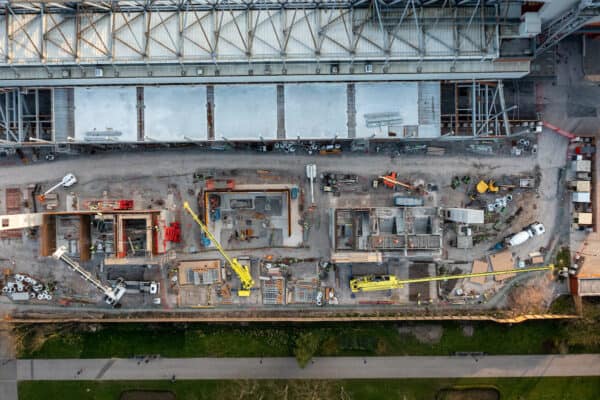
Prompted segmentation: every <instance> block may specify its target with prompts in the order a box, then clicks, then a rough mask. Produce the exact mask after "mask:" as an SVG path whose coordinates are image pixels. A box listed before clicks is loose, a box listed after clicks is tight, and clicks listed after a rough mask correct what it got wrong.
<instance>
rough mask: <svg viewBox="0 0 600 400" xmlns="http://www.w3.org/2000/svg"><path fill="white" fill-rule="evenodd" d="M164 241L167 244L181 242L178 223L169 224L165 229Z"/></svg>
mask: <svg viewBox="0 0 600 400" xmlns="http://www.w3.org/2000/svg"><path fill="white" fill-rule="evenodd" d="M165 240H166V241H167V242H173V243H179V242H181V225H179V222H171V223H170V224H169V226H167V227H166V229H165Z"/></svg>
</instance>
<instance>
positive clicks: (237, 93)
mask: <svg viewBox="0 0 600 400" xmlns="http://www.w3.org/2000/svg"><path fill="white" fill-rule="evenodd" d="M260 136H262V137H263V138H264V139H276V138H277V87H276V85H223V86H215V139H216V140H222V139H223V138H226V139H229V140H234V139H235V140H256V139H258V138H259V137H260Z"/></svg>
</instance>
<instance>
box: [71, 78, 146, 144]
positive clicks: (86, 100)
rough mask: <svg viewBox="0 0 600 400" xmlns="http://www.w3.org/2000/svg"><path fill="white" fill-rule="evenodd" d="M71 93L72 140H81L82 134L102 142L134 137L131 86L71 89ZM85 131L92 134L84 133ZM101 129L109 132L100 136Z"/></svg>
mask: <svg viewBox="0 0 600 400" xmlns="http://www.w3.org/2000/svg"><path fill="white" fill-rule="evenodd" d="M74 95H75V101H74V104H75V140H77V141H84V140H85V138H86V137H87V138H91V137H96V138H98V137H99V138H104V139H103V140H102V141H104V142H106V141H107V140H106V137H109V138H114V139H109V140H108V141H119V142H135V141H136V140H137V112H136V94H135V87H120V88H116V87H93V88H75V93H74ZM94 131H95V132H94ZM111 131H112V133H110V132H111ZM86 132H91V133H92V134H91V135H87V136H86ZM102 132H109V133H107V134H106V135H102ZM117 132H120V133H121V134H120V135H117V134H116V133H117ZM95 140H99V139H95Z"/></svg>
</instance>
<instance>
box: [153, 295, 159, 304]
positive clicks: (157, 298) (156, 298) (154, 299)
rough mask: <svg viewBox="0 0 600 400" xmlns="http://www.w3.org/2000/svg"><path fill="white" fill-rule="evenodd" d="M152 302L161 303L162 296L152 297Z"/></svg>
mask: <svg viewBox="0 0 600 400" xmlns="http://www.w3.org/2000/svg"><path fill="white" fill-rule="evenodd" d="M152 304H156V305H157V306H158V305H160V297H155V298H153V299H152Z"/></svg>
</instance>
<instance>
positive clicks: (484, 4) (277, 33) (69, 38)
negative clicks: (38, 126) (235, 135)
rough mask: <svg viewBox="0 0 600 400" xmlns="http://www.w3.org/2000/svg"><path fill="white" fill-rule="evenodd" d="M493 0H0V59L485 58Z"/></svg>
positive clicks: (26, 62) (493, 52)
mask: <svg viewBox="0 0 600 400" xmlns="http://www.w3.org/2000/svg"><path fill="white" fill-rule="evenodd" d="M497 3H498V2H497V1H485V0H479V1H475V0H467V1H459V0H445V1H442V0H430V1H425V0H423V1H417V0H396V1H381V0H379V1H378V0H374V1H369V0H356V1H320V2H312V1H310V2H309V1H302V0H300V1H271V0H267V1H239V0H233V1H217V0H213V1H209V0H191V1H169V0H156V1H151V0H149V1H128V0H117V1H110V2H109V1H85V2H63V1H56V2H21V1H19V2H17V1H14V2H11V1H8V2H5V3H1V2H0V32H2V36H3V38H1V39H0V66H2V65H4V66H10V67H11V68H15V67H19V66H35V65H39V66H54V65H61V66H72V65H92V64H93V65H99V64H100V65H102V64H108V65H127V64H185V63H207V64H214V65H219V64H221V63H225V64H230V63H250V64H252V63H255V62H259V63H282V64H285V63H296V62H302V63H307V62H309V63H319V62H330V61H340V62H354V61H378V62H394V61H413V60H414V61H416V62H422V61H432V60H433V61H436V60H437V61H460V60H479V59H480V60H492V59H495V58H497V57H498V56H499V24H500V23H499V17H498V7H499V6H498V4H497Z"/></svg>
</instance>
